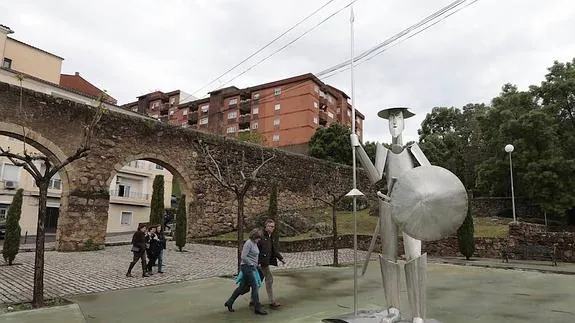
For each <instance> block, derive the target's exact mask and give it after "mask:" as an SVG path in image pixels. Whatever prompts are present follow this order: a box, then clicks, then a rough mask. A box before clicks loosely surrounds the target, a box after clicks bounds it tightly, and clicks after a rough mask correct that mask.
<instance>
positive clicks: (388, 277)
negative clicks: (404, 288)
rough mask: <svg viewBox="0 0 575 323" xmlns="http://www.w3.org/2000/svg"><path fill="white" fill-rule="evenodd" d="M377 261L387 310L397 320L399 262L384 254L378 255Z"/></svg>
mask: <svg viewBox="0 0 575 323" xmlns="http://www.w3.org/2000/svg"><path fill="white" fill-rule="evenodd" d="M379 263H380V265H381V277H382V280H383V292H384V294H385V300H386V301H387V310H388V312H389V314H392V315H393V316H394V317H396V318H397V321H399V319H400V312H399V295H400V294H399V286H400V281H399V275H400V274H401V270H400V267H399V264H398V263H397V261H395V260H392V259H389V258H387V257H386V256H385V255H381V256H379ZM393 322H395V321H393Z"/></svg>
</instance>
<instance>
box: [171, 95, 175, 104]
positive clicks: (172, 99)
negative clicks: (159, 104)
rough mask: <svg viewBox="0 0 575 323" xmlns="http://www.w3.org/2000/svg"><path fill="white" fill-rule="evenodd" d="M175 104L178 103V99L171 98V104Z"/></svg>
mask: <svg viewBox="0 0 575 323" xmlns="http://www.w3.org/2000/svg"><path fill="white" fill-rule="evenodd" d="M174 103H176V97H175V96H173V97H171V98H170V104H174Z"/></svg>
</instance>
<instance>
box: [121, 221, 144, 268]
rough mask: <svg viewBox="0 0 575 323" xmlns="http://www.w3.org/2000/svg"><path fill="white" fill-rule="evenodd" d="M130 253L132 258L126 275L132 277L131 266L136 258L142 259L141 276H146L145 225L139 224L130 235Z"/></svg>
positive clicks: (136, 260)
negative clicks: (136, 229)
mask: <svg viewBox="0 0 575 323" xmlns="http://www.w3.org/2000/svg"><path fill="white" fill-rule="evenodd" d="M132 253H133V254H134V258H133V259H132V262H131V263H130V267H128V272H127V273H126V277H134V276H132V268H134V266H135V265H136V263H137V262H138V260H141V261H142V277H148V274H147V273H146V225H145V224H140V225H139V226H138V231H136V232H135V233H134V235H133V236H132Z"/></svg>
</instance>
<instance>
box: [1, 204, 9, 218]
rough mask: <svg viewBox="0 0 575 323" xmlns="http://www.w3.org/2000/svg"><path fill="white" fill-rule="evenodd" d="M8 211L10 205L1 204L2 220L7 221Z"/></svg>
mask: <svg viewBox="0 0 575 323" xmlns="http://www.w3.org/2000/svg"><path fill="white" fill-rule="evenodd" d="M7 212H8V205H0V222H4V221H6V213H7Z"/></svg>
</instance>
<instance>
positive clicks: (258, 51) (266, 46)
mask: <svg viewBox="0 0 575 323" xmlns="http://www.w3.org/2000/svg"><path fill="white" fill-rule="evenodd" d="M334 1H335V0H330V1H328V2H326V3H325V4H324V5H322V6H321V7H319V8H318V9H316V10H315V11H314V12H312V13H311V14H309V15H308V16H306V17H305V18H303V19H302V20H300V21H299V22H298V23H296V24H295V25H293V26H292V27H291V28H289V29H288V30H286V31H284V32H283V33H281V34H280V35H279V36H277V37H276V38H274V39H272V40H271V41H270V42H268V43H267V44H266V45H265V46H263V47H261V48H260V49H258V50H257V51H255V52H254V53H252V54H251V55H249V56H248V57H246V58H244V59H243V60H242V61H241V62H239V63H238V64H236V65H234V66H233V67H231V68H230V69H228V70H227V71H225V72H224V73H222V74H221V75H219V76H218V77H216V78H215V79H213V80H211V81H210V82H208V83H207V84H205V85H203V86H202V87H201V88H200V89H198V90H196V91H194V92H192V95H194V94H196V93H198V92H200V91H201V90H203V89H205V88H206V87H208V86H210V85H212V84H213V83H214V82H215V81H217V80H219V79H220V78H222V77H223V76H224V75H226V74H228V73H229V72H231V71H233V70H234V69H235V68H236V67H238V66H240V65H242V64H243V63H245V62H246V61H248V60H249V59H250V58H252V57H254V56H255V55H257V54H259V53H260V52H261V51H263V50H264V49H266V48H268V47H269V46H270V45H271V44H273V43H274V42H276V41H277V40H278V39H280V38H281V37H283V36H284V35H285V34H287V33H288V32H290V31H292V30H293V29H294V28H296V27H297V26H299V25H301V24H302V23H303V22H305V21H306V20H308V19H309V18H311V17H312V16H313V15H315V14H316V13H318V12H319V11H320V10H322V9H323V8H325V7H326V6H328V5H329V4H330V3H332V2H334Z"/></svg>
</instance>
